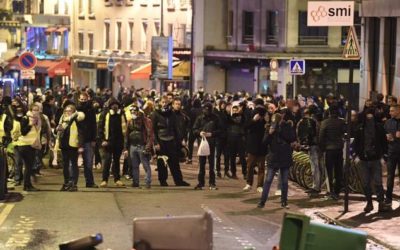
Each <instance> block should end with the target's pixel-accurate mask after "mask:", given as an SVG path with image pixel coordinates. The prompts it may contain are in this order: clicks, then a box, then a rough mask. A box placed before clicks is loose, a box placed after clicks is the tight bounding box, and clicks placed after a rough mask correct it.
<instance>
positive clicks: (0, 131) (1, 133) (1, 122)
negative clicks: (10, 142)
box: [0, 114, 7, 140]
mask: <svg viewBox="0 0 400 250" xmlns="http://www.w3.org/2000/svg"><path fill="white" fill-rule="evenodd" d="M6 118H7V115H6V114H3V115H2V116H1V120H0V140H1V138H3V136H5V135H6V131H4V123H5V122H6Z"/></svg>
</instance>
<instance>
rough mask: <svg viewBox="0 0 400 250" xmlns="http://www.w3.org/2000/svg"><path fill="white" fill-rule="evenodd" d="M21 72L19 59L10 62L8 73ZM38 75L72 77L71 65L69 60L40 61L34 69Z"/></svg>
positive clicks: (15, 58)
mask: <svg viewBox="0 0 400 250" xmlns="http://www.w3.org/2000/svg"><path fill="white" fill-rule="evenodd" d="M9 70H21V68H20V66H19V60H18V57H14V58H13V59H11V60H9V61H8V65H7V68H6V71H9ZM34 70H35V72H36V73H40V74H48V75H49V77H54V76H69V75H71V65H70V63H69V60H68V59H60V60H38V61H37V64H36V66H35V68H34Z"/></svg>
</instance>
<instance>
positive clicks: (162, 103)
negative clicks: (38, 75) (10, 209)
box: [0, 87, 400, 212]
mask: <svg viewBox="0 0 400 250" xmlns="http://www.w3.org/2000/svg"><path fill="white" fill-rule="evenodd" d="M0 98H1V99H0V100H1V107H0V137H1V138H2V142H3V145H4V146H6V147H9V146H10V145H12V146H13V154H14V158H15V174H14V177H13V178H14V181H15V185H16V186H18V185H23V189H24V190H25V191H38V189H37V188H36V187H34V186H33V185H32V182H31V177H32V176H35V175H40V170H41V168H42V167H43V162H42V159H43V157H44V156H45V155H46V154H48V153H49V152H53V153H52V154H53V157H56V158H57V155H60V158H61V159H62V161H60V162H61V163H60V164H62V168H63V175H64V183H63V184H62V186H61V189H60V191H70V192H74V191H77V190H78V187H77V183H78V177H79V167H78V158H79V155H82V159H83V169H84V178H85V182H86V187H87V188H99V187H100V188H104V187H107V186H108V185H109V179H110V177H111V178H113V179H114V185H115V186H117V187H123V186H125V184H124V182H123V181H122V180H121V176H126V178H127V179H129V180H131V182H132V184H131V186H132V187H134V188H138V187H140V178H139V177H140V174H139V172H140V171H139V166H140V165H142V166H143V168H144V171H145V179H144V182H145V185H144V187H145V188H151V185H152V178H153V177H152V169H151V167H150V162H151V160H152V159H155V160H156V162H157V174H158V181H159V184H160V185H161V186H168V185H169V184H168V172H169V171H170V173H171V175H172V180H173V182H174V184H175V185H176V186H190V184H189V183H188V182H186V181H185V180H184V179H183V175H182V171H181V168H180V162H181V161H182V159H184V160H186V164H193V162H192V157H193V156H194V155H196V154H195V153H194V152H193V151H194V145H195V142H196V141H197V145H199V144H200V140H201V139H202V140H206V141H207V143H208V147H209V153H208V154H207V155H201V156H198V164H199V166H198V169H199V173H198V183H197V185H195V187H194V189H196V190H202V189H204V188H205V187H206V165H208V178H209V179H208V188H209V189H210V190H216V189H217V179H218V178H231V179H238V178H239V177H240V178H242V177H243V178H244V180H245V183H244V185H243V191H245V192H248V191H250V190H251V189H252V188H253V187H254V188H255V190H256V191H257V192H258V193H260V195H261V198H260V201H259V203H258V207H260V208H262V207H264V206H265V203H266V201H267V199H268V195H269V191H270V187H271V184H272V181H273V179H274V177H275V176H276V175H277V174H278V173H279V182H280V187H281V206H282V207H286V208H287V207H288V201H287V198H288V175H289V169H290V167H291V166H292V165H293V159H292V153H293V150H302V151H304V152H306V153H307V154H309V156H310V162H311V169H312V175H313V186H312V189H310V190H307V192H308V193H309V195H310V196H313V195H318V194H319V193H321V188H322V186H323V182H324V180H323V178H322V176H323V175H324V173H325V171H326V174H327V176H328V180H329V181H328V192H329V193H328V194H329V197H330V198H332V199H335V200H337V199H339V195H340V193H341V192H342V190H343V162H344V160H343V147H344V141H345V136H346V134H347V135H349V137H351V138H353V139H352V151H351V152H352V157H353V158H355V159H356V158H357V160H359V161H360V162H361V170H362V183H363V188H364V191H365V196H366V200H367V206H366V207H365V209H364V211H365V212H370V211H372V210H373V203H372V188H371V185H372V184H373V185H375V189H374V190H375V192H376V195H377V200H378V202H379V211H387V210H390V208H391V205H392V199H393V186H394V177H395V172H396V166H398V165H399V162H400V126H399V125H400V106H399V104H397V99H396V98H395V97H393V96H390V97H388V98H387V103H384V101H383V99H384V96H383V95H381V94H379V95H378V96H377V98H376V100H374V101H373V100H367V101H366V102H365V106H364V107H363V109H362V111H361V112H356V111H354V110H353V111H351V119H349V121H350V122H349V124H347V123H346V119H345V118H346V115H347V114H348V112H347V109H346V101H345V100H344V98H343V97H339V98H335V97H334V96H333V95H328V96H327V97H326V98H325V99H323V98H313V97H308V98H305V97H302V96H301V95H299V96H297V97H296V98H295V99H287V100H285V99H284V98H283V97H281V96H280V97H274V96H271V95H266V94H257V95H254V96H252V95H250V94H248V93H246V92H238V93H235V94H229V93H217V92H216V93H213V94H210V93H205V92H204V90H203V89H199V90H198V91H197V92H196V93H195V95H194V96H192V97H191V96H189V94H188V93H186V92H184V91H179V92H178V91H175V92H168V93H165V94H163V95H160V94H159V93H157V92H156V91H155V90H143V89H134V88H133V87H131V88H121V90H120V92H119V93H118V95H116V96H115V97H114V96H113V95H112V92H111V90H110V89H104V90H103V91H100V90H97V91H93V90H92V89H90V88H88V87H85V88H76V89H71V90H69V91H68V92H67V91H66V88H65V87H56V88H54V89H53V90H51V89H48V90H46V91H45V92H44V93H43V94H42V91H41V89H39V88H38V89H36V90H35V91H31V92H24V91H22V90H21V92H19V93H17V94H15V95H14V96H12V97H10V96H3V95H2V93H1V95H0ZM349 116H350V115H349ZM186 148H187V152H186V154H185V149H186ZM182 154H183V155H182ZM121 157H122V158H123V159H124V163H123V164H120V159H121ZM382 158H383V159H384V160H385V161H386V162H387V173H388V177H387V188H386V193H385V191H384V189H383V184H382V166H381V159H382ZM237 159H238V161H237ZM321 159H324V160H321ZM52 162H54V161H50V164H52ZM237 164H240V168H239V170H238V167H237ZM94 166H101V167H102V179H101V182H100V184H99V185H97V184H96V182H95V179H94V176H93V167H94ZM121 166H122V169H121ZM23 169H24V170H23ZM22 170H23V171H22ZM110 170H111V173H110ZM168 170H169V171H168ZM265 172H267V173H265ZM240 174H241V175H240ZM239 175H240V176H239ZM255 175H257V179H256V184H254V178H255Z"/></svg>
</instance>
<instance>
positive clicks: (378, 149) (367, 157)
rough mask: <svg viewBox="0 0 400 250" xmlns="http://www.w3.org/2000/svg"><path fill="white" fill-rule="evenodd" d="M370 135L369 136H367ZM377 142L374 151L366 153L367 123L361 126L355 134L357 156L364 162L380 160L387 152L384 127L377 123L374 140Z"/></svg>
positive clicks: (354, 144)
mask: <svg viewBox="0 0 400 250" xmlns="http://www.w3.org/2000/svg"><path fill="white" fill-rule="evenodd" d="M367 135H368V134H367ZM372 139H373V141H374V142H375V143H374V144H373V147H374V148H373V151H372V152H371V153H367V152H365V151H366V150H365V122H363V123H362V124H360V125H359V126H358V127H357V129H356V130H355V134H354V143H353V146H354V151H355V153H356V155H357V156H358V157H359V158H360V160H363V161H373V160H379V159H381V158H382V156H383V155H384V154H385V153H386V151H387V141H386V134H385V129H384V128H383V125H382V124H381V123H379V122H375V136H374V138H372Z"/></svg>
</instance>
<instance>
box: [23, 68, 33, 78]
mask: <svg viewBox="0 0 400 250" xmlns="http://www.w3.org/2000/svg"><path fill="white" fill-rule="evenodd" d="M21 79H24V80H25V79H28V80H34V79H35V70H33V69H21Z"/></svg>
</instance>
